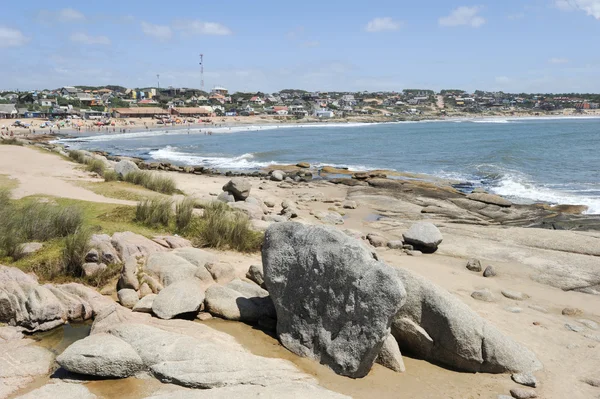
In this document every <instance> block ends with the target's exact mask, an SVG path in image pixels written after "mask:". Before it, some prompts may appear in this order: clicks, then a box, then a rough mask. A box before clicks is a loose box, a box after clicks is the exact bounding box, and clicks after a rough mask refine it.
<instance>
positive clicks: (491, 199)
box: [467, 193, 512, 208]
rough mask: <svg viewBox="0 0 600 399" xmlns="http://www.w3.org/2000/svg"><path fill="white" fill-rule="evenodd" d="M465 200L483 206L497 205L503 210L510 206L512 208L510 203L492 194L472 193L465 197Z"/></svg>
mask: <svg viewBox="0 0 600 399" xmlns="http://www.w3.org/2000/svg"><path fill="white" fill-rule="evenodd" d="M467 198H468V199H470V200H472V201H477V202H483V203H484V204H491V205H498V206H501V207H505V208H509V207H510V206H512V202H510V201H509V200H507V199H504V198H502V197H500V196H498V195H494V194H484V193H473V194H469V195H467Z"/></svg>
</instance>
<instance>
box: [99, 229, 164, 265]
mask: <svg viewBox="0 0 600 399" xmlns="http://www.w3.org/2000/svg"><path fill="white" fill-rule="evenodd" d="M111 243H112V245H113V247H114V248H115V249H116V250H117V253H118V254H119V256H120V258H121V259H123V260H125V259H127V258H130V257H135V258H139V257H147V256H148V255H150V254H151V253H154V252H164V251H165V248H163V247H162V246H161V245H159V244H157V243H155V242H154V241H152V240H150V239H148V238H146V237H144V236H141V235H139V234H135V233H132V232H131V231H125V232H122V233H115V234H113V236H112V239H111Z"/></svg>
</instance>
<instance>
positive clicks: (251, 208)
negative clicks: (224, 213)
mask: <svg viewBox="0 0 600 399" xmlns="http://www.w3.org/2000/svg"><path fill="white" fill-rule="evenodd" d="M229 206H230V207H232V208H233V209H237V210H238V211H240V212H242V213H243V214H244V215H246V216H248V219H250V220H262V218H263V216H264V215H265V212H264V211H263V209H262V207H261V206H260V205H257V204H253V203H250V202H230V203H229Z"/></svg>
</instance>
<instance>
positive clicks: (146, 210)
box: [135, 198, 173, 226]
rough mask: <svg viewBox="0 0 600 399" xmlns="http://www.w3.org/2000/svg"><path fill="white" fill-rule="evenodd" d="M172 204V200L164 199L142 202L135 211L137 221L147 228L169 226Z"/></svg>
mask: <svg viewBox="0 0 600 399" xmlns="http://www.w3.org/2000/svg"><path fill="white" fill-rule="evenodd" d="M172 204H173V203H172V201H171V200H169V199H162V198H152V199H145V200H143V201H140V202H138V204H137V208H136V210H135V220H136V221H137V222H140V223H143V224H145V225H147V226H157V225H163V226H168V225H169V222H170V221H171V217H172V209H171V208H172Z"/></svg>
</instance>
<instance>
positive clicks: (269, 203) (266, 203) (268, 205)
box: [263, 199, 275, 208]
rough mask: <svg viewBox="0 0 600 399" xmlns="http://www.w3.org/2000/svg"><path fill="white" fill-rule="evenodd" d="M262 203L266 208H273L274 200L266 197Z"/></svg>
mask: <svg viewBox="0 0 600 399" xmlns="http://www.w3.org/2000/svg"><path fill="white" fill-rule="evenodd" d="M263 203H264V204H265V205H266V206H267V208H274V207H275V202H274V201H273V200H269V199H266V200H264V201H263Z"/></svg>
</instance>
